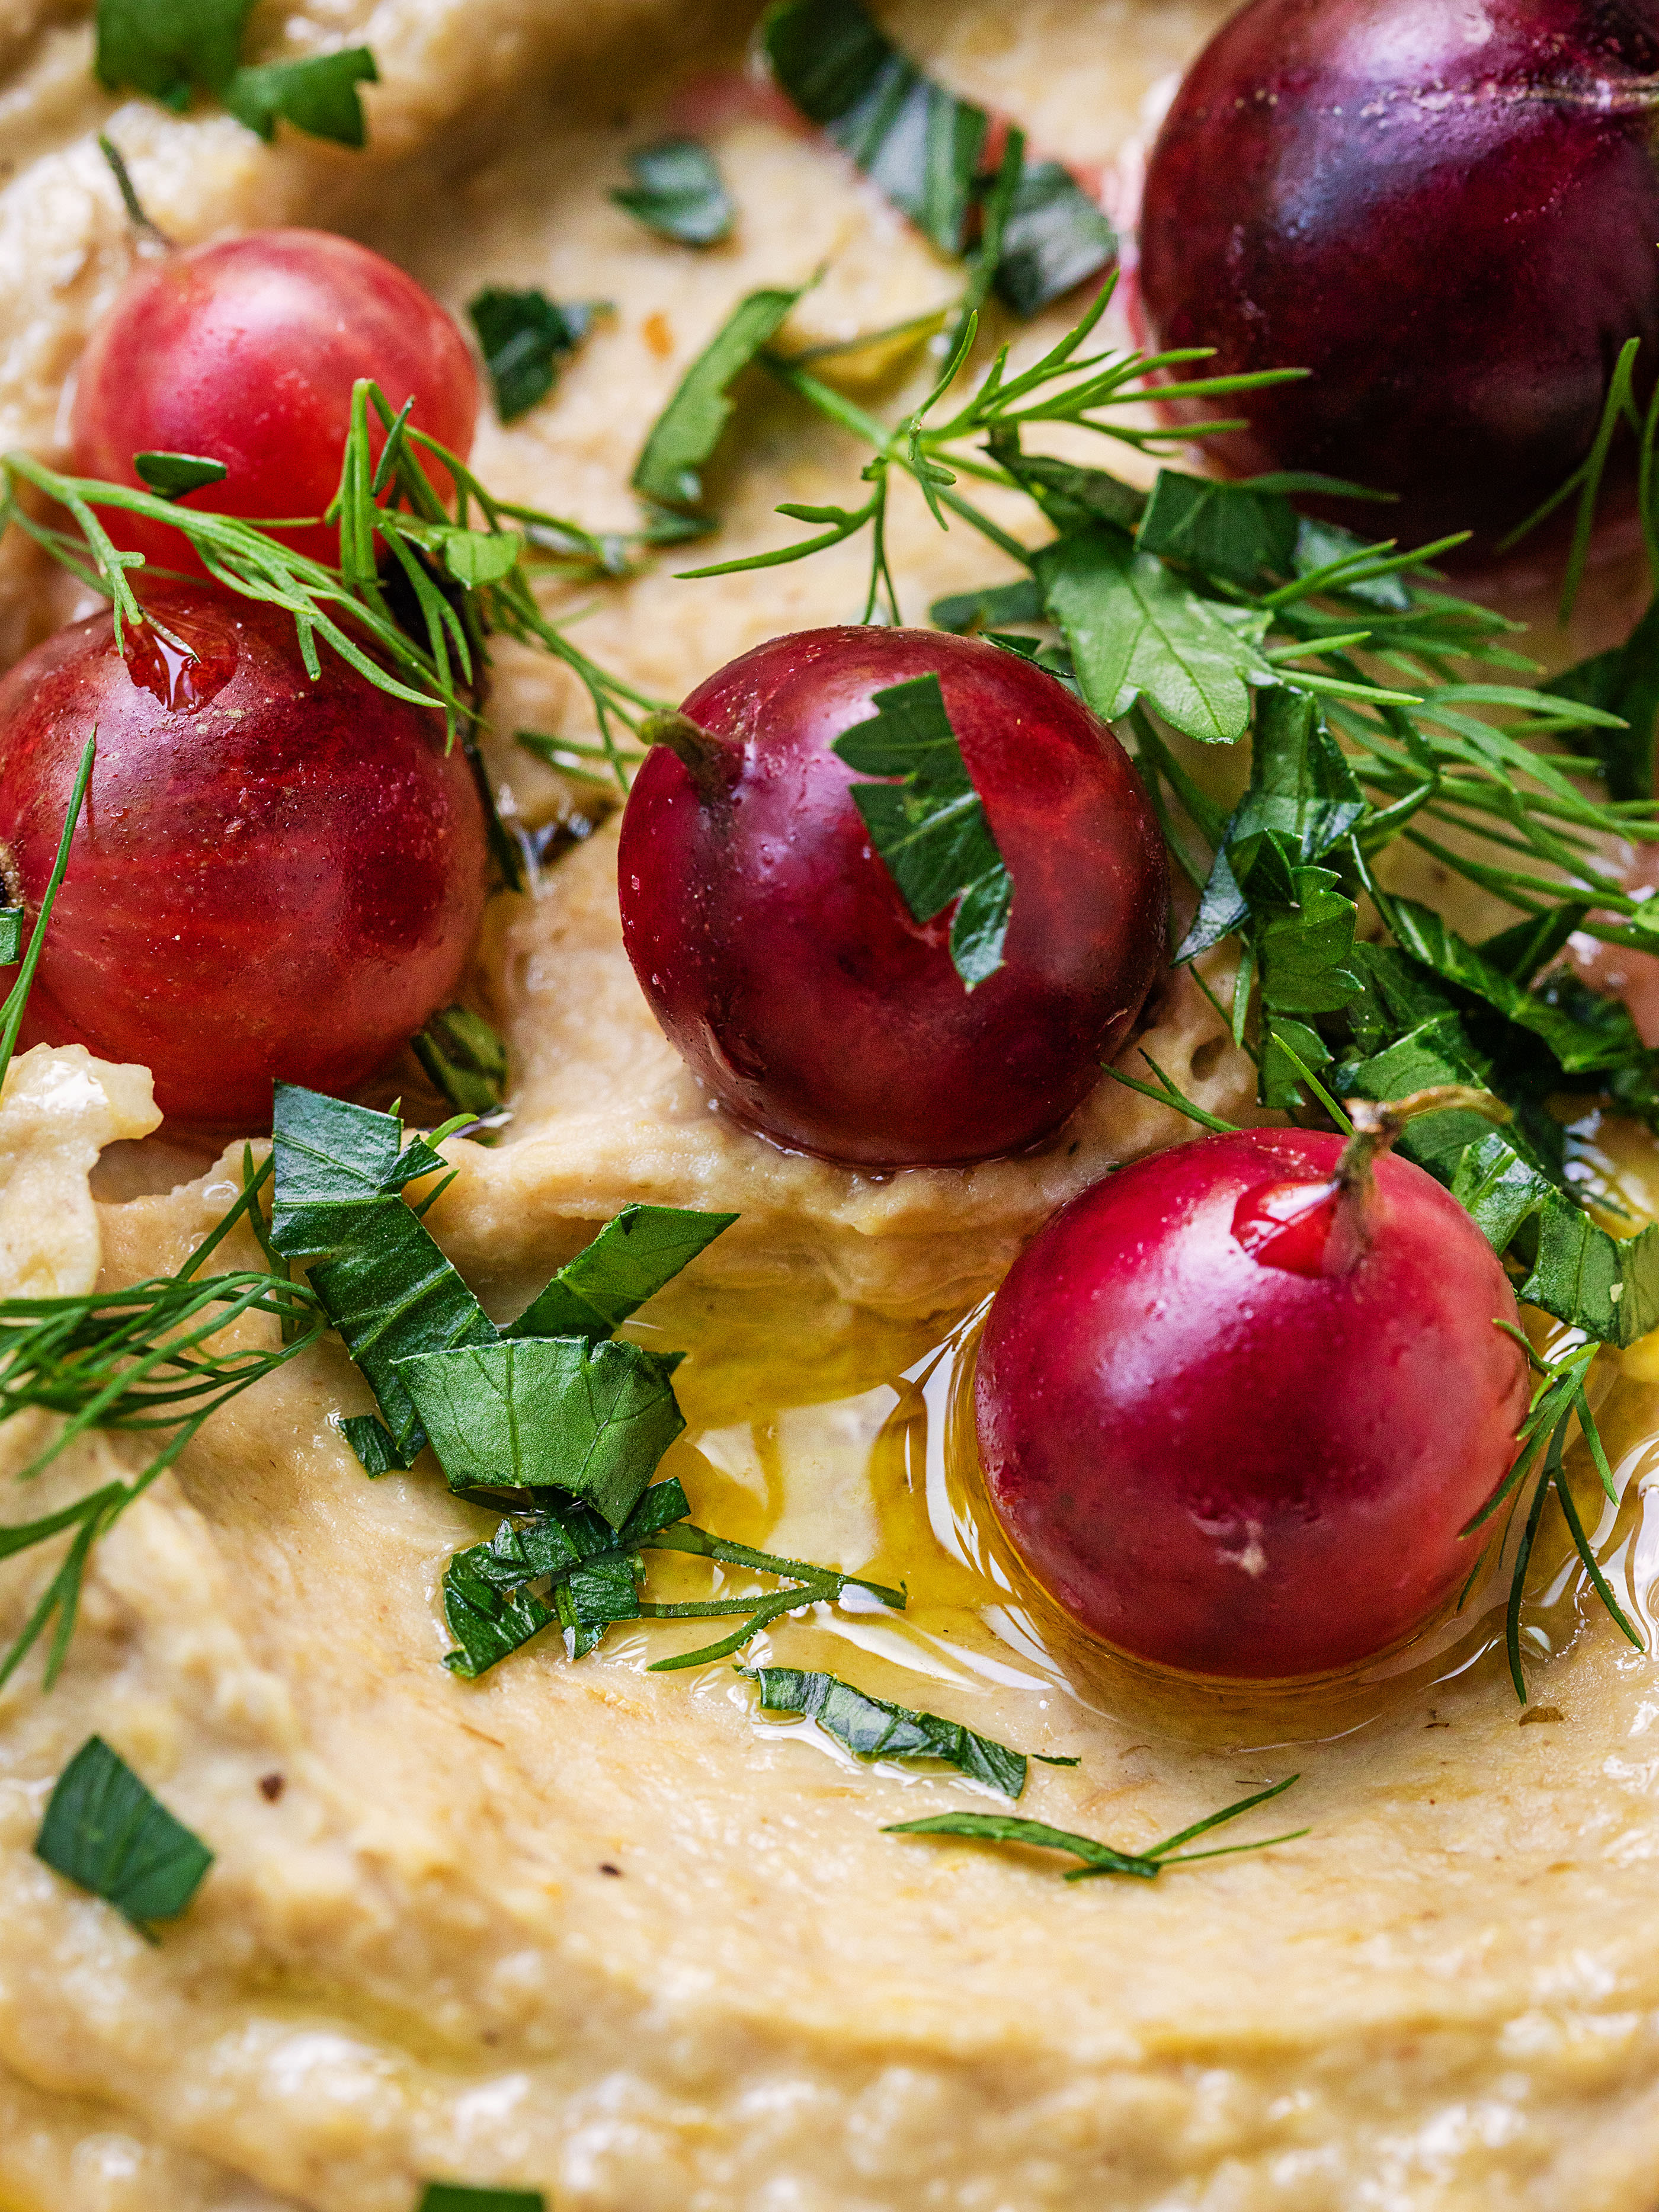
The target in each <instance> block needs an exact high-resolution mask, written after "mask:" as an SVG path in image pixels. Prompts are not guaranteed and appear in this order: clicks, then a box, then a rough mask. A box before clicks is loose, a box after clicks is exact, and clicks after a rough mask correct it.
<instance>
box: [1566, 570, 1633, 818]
mask: <svg viewBox="0 0 1659 2212" xmlns="http://www.w3.org/2000/svg"><path fill="white" fill-rule="evenodd" d="M1543 689H1544V690H1546V691H1548V692H1551V693H1553V695H1554V696H1555V697H1557V698H1558V699H1571V700H1576V701H1577V702H1579V703H1580V704H1581V705H1583V706H1587V707H1599V708H1601V709H1602V711H1603V712H1604V713H1606V714H1617V715H1619V716H1620V717H1621V718H1622V720H1624V721H1625V722H1626V724H1627V725H1628V727H1627V728H1625V729H1622V730H1609V729H1605V728H1601V727H1594V726H1593V727H1591V728H1589V729H1587V730H1583V731H1580V732H1578V733H1577V736H1576V737H1575V738H1574V742H1575V744H1577V745H1578V746H1579V747H1580V748H1581V749H1582V750H1583V751H1585V752H1587V753H1589V754H1590V755H1591V756H1592V757H1594V758H1595V761H1596V762H1597V763H1598V764H1599V766H1600V768H1601V776H1602V780H1603V781H1604V782H1605V783H1606V785H1607V795H1608V797H1609V798H1611V799H1651V798H1652V797H1653V761H1654V732H1655V728H1656V726H1659V599H1655V601H1654V602H1653V604H1652V605H1651V606H1650V607H1649V609H1648V611H1647V612H1646V613H1645V614H1644V616H1643V617H1642V619H1641V621H1640V622H1638V623H1637V625H1636V627H1635V629H1633V630H1632V632H1631V634H1630V635H1629V636H1628V637H1627V638H1626V640H1625V642H1624V643H1623V644H1622V645H1619V646H1614V647H1612V649H1611V650H1610V651H1608V652H1607V653H1595V654H1593V655H1592V656H1591V658H1590V659H1588V660H1581V661H1579V662H1578V663H1577V666H1575V667H1572V668H1569V669H1565V670H1564V671H1562V673H1561V674H1560V675H1559V676H1553V677H1551V678H1550V679H1549V681H1548V682H1547V684H1545V685H1544V686H1543Z"/></svg>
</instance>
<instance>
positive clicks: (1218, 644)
mask: <svg viewBox="0 0 1659 2212" xmlns="http://www.w3.org/2000/svg"><path fill="white" fill-rule="evenodd" d="M1031 566H1032V568H1033V569H1034V571H1035V572H1036V578H1037V581H1038V582H1039V584H1041V586H1042V593H1043V599H1044V603H1045V605H1047V607H1048V612H1049V614H1050V615H1051V616H1052V617H1053V618H1054V621H1055V622H1057V623H1059V625H1060V629H1061V631H1062V633H1063V634H1064V635H1065V638H1066V643H1067V645H1069V646H1070V647H1071V650H1072V658H1073V662H1074V663H1075V665H1076V668H1077V674H1078V681H1079V684H1081V686H1082V689H1083V696H1084V697H1085V699H1086V700H1087V701H1088V702H1089V704H1090V705H1091V707H1092V708H1094V710H1095V712H1096V713H1097V714H1099V715H1100V716H1101V717H1102V718H1103V720H1107V721H1116V720H1120V719H1121V717H1122V716H1123V715H1125V714H1127V713H1128V711H1129V709H1130V708H1132V707H1133V706H1134V705H1135V703H1136V702H1137V701H1139V700H1141V699H1144V700H1145V701H1146V704H1147V705H1148V706H1149V707H1151V708H1152V709H1153V710H1154V712H1155V713H1157V714H1160V715H1161V716H1162V717H1163V719H1164V720H1165V721H1166V722H1168V723H1169V724H1170V726H1172V727H1173V728H1175V729H1177V730H1180V731H1181V732H1182V733H1183V734H1184V735H1185V736H1187V737H1189V738H1196V739H1197V740H1198V741H1199V743H1200V744H1212V745H1230V744H1236V743H1237V740H1238V739H1239V738H1242V737H1243V735H1244V733H1245V732H1246V731H1247V730H1248V729H1249V726H1250V703H1251V690H1252V687H1253V686H1254V685H1256V684H1272V683H1273V682H1275V681H1276V680H1277V679H1276V678H1275V676H1274V673H1273V668H1272V666H1271V665H1270V664H1269V663H1268V662H1267V660H1266V659H1264V658H1263V655H1262V652H1261V644H1262V640H1263V639H1264V638H1265V636H1266V635H1267V623H1268V617H1267V615H1266V614H1259V613H1254V612H1252V611H1249V609H1245V608H1233V607H1225V606H1222V605H1219V604H1218V603H1217V602H1216V601H1215V600H1212V599H1201V598H1200V596H1199V595H1198V593H1197V592H1194V590H1193V589H1192V587H1191V586H1189V585H1188V584H1185V583H1183V582H1182V580H1181V579H1180V577H1178V576H1177V575H1176V574H1174V573H1173V572H1172V571H1171V570H1170V569H1169V568H1165V567H1164V563H1163V562H1161V561H1158V560H1155V559H1154V558H1153V557H1152V555H1151V554H1149V553H1141V552H1139V551H1137V550H1136V548H1135V546H1134V544H1133V541H1132V540H1131V539H1130V538H1127V537H1126V536H1125V535H1124V534H1123V533H1122V532H1121V531H1117V530H1113V529H1109V528H1107V527H1104V526H1098V525H1097V526H1095V527H1094V528H1092V529H1089V530H1084V531H1079V532H1077V533H1076V534H1075V535H1073V536H1070V537H1066V538H1060V539H1058V540H1056V542H1055V543H1054V544H1052V545H1046V546H1044V547H1043V549H1042V551H1041V552H1039V553H1037V554H1036V556H1034V557H1033V560H1032V563H1031Z"/></svg>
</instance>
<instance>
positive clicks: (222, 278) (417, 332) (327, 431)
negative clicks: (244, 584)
mask: <svg viewBox="0 0 1659 2212" xmlns="http://www.w3.org/2000/svg"><path fill="white" fill-rule="evenodd" d="M363 376H369V377H373V378H374V380H376V382H378V383H379V385H380V387H381V389H382V391H383V392H385V394H386V398H387V399H388V400H389V401H390V402H391V404H392V406H393V407H401V406H402V405H403V404H404V401H405V400H406V399H409V398H413V400H414V402H415V406H414V411H413V413H412V414H411V416H410V422H412V423H413V424H414V426H415V428H416V429H418V430H424V431H425V432H426V433H427V434H428V436H430V437H434V438H435V439H437V440H438V441H439V442H440V443H441V445H445V446H447V447H449V448H450V450H451V451H452V452H453V453H457V454H459V456H460V457H461V458H462V459H465V456H466V454H467V452H468V450H469V449H470V447H471V443H472V429H473V423H474V420H475V418H476V416H477V411H478V384H477V372H476V371H475V369H474V368H473V366H472V357H471V354H470V353H469V352H468V350H467V348H466V343H465V340H464V339H463V337H461V334H460V332H459V331H458V330H457V329H456V327H455V325H454V324H453V321H452V320H451V319H450V318H449V316H448V315H447V313H445V312H444V310H443V308H442V307H440V306H439V304H438V302H437V301H435V299H434V298H433V297H432V295H431V294H430V293H428V292H426V291H424V290H422V288H421V286H420V285H418V284H417V283H416V282H415V279H414V278H413V277H412V276H407V275H405V273H404V270H401V269H399V268H398V267H397V266H396V265H395V264H393V263H392V262H390V261H387V260H386V259H385V258H384V257H383V256H381V255H380V254H378V253H373V252H370V251H369V249H368V247H367V246H359V245H357V244H356V243H355V241H354V240H351V239H349V238H339V237H337V236H335V234H333V233H332V232H331V231H324V230H256V231H251V232H250V233H249V234H247V235H246V237H244V238H232V239H226V240H222V241H221V242H220V243H218V244H217V245H213V246H196V247H193V248H192V249H191V251H190V252H180V253H173V254H170V255H169V256H168V257H167V258H166V259H165V260H163V261H157V262H147V263H145V264H143V266H141V267H140V268H139V269H138V270H137V271H136V272H135V273H134V275H133V276H132V277H131V280H130V281H129V283H128V284H127V286H126V288H125V290H124V291H123V292H122V294H121V295H120V297H119V298H118V300H117V301H116V303H115V305H114V307H112V309H111V311H110V313H109V314H108V315H107V316H106V318H105V319H104V320H103V322H101V323H100V325H99V326H98V328H97V329H96V330H95V331H94V332H93V334H92V337H91V339H90V341H89V342H88V346H87V349H86V352H85V353H84V354H83V355H82V359H81V366H80V370H79V374H78V377H77V380H76V387H75V403H74V411H73V417H72V427H73V433H74V440H75V467H76V471H77V472H78V473H79V474H81V475H82V476H89V477H104V478H106V480H107V481H109V482H111V483H124V484H133V485H139V486H140V487H141V488H142V485H141V479H140V478H139V477H138V474H137V471H136V470H135V469H134V467H133V460H132V457H133V455H134V454H135V453H199V454H203V455H205V456H206V458H207V459H210V460H216V461H222V462H223V463H224V464H225V465H226V467H227V469H228V471H229V474H228V476H227V477H225V478H224V480H223V481H222V483H215V484H210V485H207V486H204V488H203V489H201V490H199V491H196V492H191V494H189V495H188V496H187V497H186V499H185V501H183V502H181V503H182V504H184V505H185V506H189V507H207V508H210V509H212V510H213V511H214V512H216V513H222V514H240V515H246V516H248V517H251V518H252V519H255V520H275V519H276V518H277V517H279V516H283V515H307V514H321V513H322V512H323V510H324V508H325V507H326V506H327V505H328V503H329V501H331V499H332V498H333V496H334V493H335V490H336V488H337V485H338V483H339V478H340V455H341V448H342V447H343V444H344V442H345V438H346V433H347V431H348V429H349V427H350V422H351V388H352V386H353V385H354V383H355V382H356V380H357V379H358V378H359V377H363ZM374 444H375V447H376V449H377V450H378V448H379V446H380V437H379V435H378V433H377V435H376V436H375V439H374ZM436 474H437V472H435V480H436ZM443 488H447V477H446V478H445V480H444V487H443ZM100 513H101V516H102V520H103V521H104V524H105V526H106V528H107V529H108V531H109V532H110V534H111V536H112V538H114V540H115V542H116V544H118V545H123V546H126V547H130V548H132V549H134V550H137V551H139V552H142V553H145V554H148V555H149V557H150V558H151V559H152V560H153V561H155V562H160V563H161V564H164V565H165V566H167V567H169V568H189V569H195V568H197V567H198V566H199V563H198V562H197V560H196V558H195V556H194V554H193V552H192V551H191V548H190V547H189V546H188V544H186V543H185V540H184V539H182V538H180V537H179V534H178V532H176V531H173V530H170V529H169V528H167V526H166V525H165V524H161V523H149V522H145V521H143V520H141V519H139V518H138V517H136V516H133V515H130V514H124V513H121V512H120V510H119V509H118V508H113V507H106V508H104V509H102V510H100ZM285 535H286V538H287V542H288V543H289V544H293V545H295V546H296V547H297V548H298V549H299V550H301V551H302V552H306V553H309V554H312V555H313V556H315V557H316V558H317V559H318V560H319V561H332V560H334V559H335V558H336V557H337V550H338V548H337V537H336V533H335V532H333V531H331V530H325V529H320V528H313V529H312V530H309V531H295V532H287V533H285Z"/></svg>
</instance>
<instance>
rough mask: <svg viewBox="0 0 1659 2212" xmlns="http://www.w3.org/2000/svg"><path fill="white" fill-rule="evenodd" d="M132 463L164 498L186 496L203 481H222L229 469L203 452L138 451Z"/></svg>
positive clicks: (199, 486)
mask: <svg viewBox="0 0 1659 2212" xmlns="http://www.w3.org/2000/svg"><path fill="white" fill-rule="evenodd" d="M132 465H133V467H134V469H135V470H136V471H137V473H138V474H139V476H141V477H143V480H144V482H145V483H147V484H148V485H149V488H150V489H151V490H152V491H153V492H155V493H156V494H157V495H159V496H160V497H161V498H162V499H169V500H171V499H183V498H184V497H185V494H186V493H187V492H192V491H200V490H201V489H202V488H203V486H204V484H210V483H223V482H224V480H225V478H226V477H228V475H229V473H230V471H229V470H228V468H227V467H226V466H225V465H224V463H223V462H222V461H212V460H210V459H208V458H207V456H206V454H204V453H135V454H134V455H133V457H132Z"/></svg>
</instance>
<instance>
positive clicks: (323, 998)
mask: <svg viewBox="0 0 1659 2212" xmlns="http://www.w3.org/2000/svg"><path fill="white" fill-rule="evenodd" d="M147 600H148V604H149V606H150V608H151V610H152V611H153V612H154V614H155V617H156V621H157V626H156V628H155V629H147V630H146V631H144V632H143V633H141V634H139V635H136V636H135V635H132V634H131V632H130V633H129V641H130V642H129V651H128V656H127V658H126V659H124V658H123V656H122V653H121V652H120V650H119V649H118V647H117V645H116V642H115V636H114V625H113V623H112V618H111V617H109V616H108V615H97V616H94V617H93V618H92V620H91V621H89V622H83V623H75V624H74V625H73V626H72V627H70V629H62V630H59V631H58V634H57V635H56V636H54V637H51V638H48V639H47V640H46V643H45V644H44V645H40V646H38V647H36V648H35V650H34V651H33V653H29V654H28V655H27V658H26V659H23V660H21V661H20V662H19V663H18V664H17V665H16V667H15V668H14V669H13V670H12V671H11V672H10V674H9V676H8V677H7V678H5V680H4V682H3V683H0V860H3V861H4V863H5V866H6V867H7V870H8V872H9V875H10V876H11V878H12V890H13V892H14V894H15V890H16V889H17V888H18V887H19V886H20V885H21V890H22V893H23V896H24V899H25V902H26V904H27V908H28V911H29V914H30V915H31V917H33V915H34V913H35V912H36V911H37V910H38V907H39V902H40V895H41V892H42V890H44V888H45V885H46V878H47V876H48V874H49V872H50V870H51V867H52V857H53V854H54V852H55V850H56V848H57V844H58V836H59V833H60V832H61V830H62V829H63V824H64V814H65V812H66V811H67V808H68V805H69V799H70V786H71V784H72V782H73V781H74V777H75V772H76V765H77V763H78V762H79V760H80V757H81V753H82V748H83V747H84V745H85V744H86V741H87V736H88V732H89V731H90V730H91V729H92V728H93V726H94V724H95V725H96V727H97V732H98V750H97V758H96V762H95V764H94V769H93V775H92V783H91V787H90V789H89V791H88V799H87V806H86V811H85V812H84V813H83V815H82V817H81V821H80V823H79V825H78V827H77V828H76V833H75V838H74V842H73V844H72V846H71V848H70V862H69V868H68V872H67V873H66V874H65V876H64V883H63V887H62V889H61V890H60V891H59V892H58V900H57V903H56V905H55V906H54V908H53V909H52V917H51V921H50V923H49V925H48V927H47V932H46V945H45V950H44V953H43V955H42V958H41V961H40V969H39V970H38V972H37V974H36V976H35V981H34V988H33V994H32V995H31V997H30V1000H29V1008H28V1016H27V1026H26V1029H25V1031H24V1042H26V1043H38V1042H42V1041H44V1042H47V1043H50V1044H84V1045H87V1046H88V1047H90V1048H91V1049H92V1050H93V1051H94V1052H95V1053H97V1054H100V1056H101V1057H102V1058H104V1059H106V1060H137V1061H140V1062H142V1063H143V1065H144V1066H147V1067H149V1069H150V1070H151V1071H152V1072H153V1073H154V1075H155V1095H156V1099H157V1102H158V1103H159V1104H160V1105H161V1108H162V1109H163V1110H164V1111H165V1112H166V1113H168V1114H172V1115H179V1117H181V1118H182V1119H184V1120H186V1121H193V1122H197V1123H207V1124H226V1123H240V1124H242V1125H245V1126H249V1127H258V1126H261V1125H263V1124H268V1123H269V1120H270V1086H271V1082H272V1080H273V1079H274V1078H277V1077H280V1078H282V1079H283V1080H284V1081H286V1082H289V1083H301V1084H307V1085H310V1086H312V1087H313V1089H316V1090H319V1091H343V1090H346V1089H349V1087H350V1086H351V1085H354V1084H356V1083H358V1082H360V1081H362V1079H363V1078H364V1077H365V1076H368V1075H369V1074H371V1073H373V1072H374V1069H375V1068H376V1067H378V1066H380V1063H381V1062H382V1061H383V1060H386V1058H387V1056H388V1055H389V1054H391V1053H392V1052H393V1051H395V1050H396V1049H397V1048H398V1046H399V1045H401V1044H402V1043H404V1041H405V1040H406V1039H407V1038H408V1037H409V1036H411V1035H412V1034H413V1033H414V1032H415V1031H416V1030H419V1029H420V1028H421V1027H422V1025H423V1024H424V1023H425V1022H426V1020H427V1019H428V1017H429V1016H430V1015H431V1014H432V1013H433V1012H434V1011H435V1009H436V1008H437V1007H439V1006H442V1005H444V1004H446V1003H447V1001H448V1000H450V999H451V998H453V995H454V992H455V988H456V985H457V983H458V982H459V979H460V975H461V971H462V969H463V968H464V966H465V962H466V958H467V955H468V952H469V951H470V949H471V943H472V939H473V937H474V935H475V934H476V932H477V926H478V921H479V917H480V915H481V914H482V912H483V901H484V893H485V886H486V852H485V843H484V823H483V806H482V804H481V802H480V799H479V797H478V793H477V788H476V787H475V786H474V783H473V781H472V777H471V771H470V769H468V766H467V763H466V761H465V757H464V756H463V755H462V753H461V751H460V750H459V747H458V748H457V749H456V750H454V751H453V752H451V753H449V754H446V753H445V750H444V730H443V722H442V720H441V717H439V716H438V715H436V714H430V713H428V712H427V711H426V710H425V709H423V708H417V707H411V706H406V705H404V703H402V702H400V701H398V700H395V699H391V698H388V697H387V696H386V693H385V692H383V691H380V690H376V689H375V688H374V685H373V684H369V683H368V681H367V680H366V679H365V678H362V677H361V676H359V675H357V674H356V672H355V671H352V670H351V669H349V668H348V667H347V666H346V665H345V664H344V662H343V661H342V660H340V659H338V658H337V656H336V655H335V654H334V653H331V652H330V651H329V650H328V649H327V648H326V647H325V648H324V649H323V652H322V675H321V678H320V680H319V681H318V682H316V683H313V682H312V681H311V679H310V678H308V677H307V674H306V672H305V667H304V664H303V663H302V661H301V658H300V650H299V646H298V643H297V641H296V639H295V630H294V623H293V621H292V619H291V617H289V616H288V615H286V614H284V613H283V612H282V611H280V610H279V609H277V608H275V607H270V606H266V605H258V604H256V603H254V602H252V601H250V600H243V599H235V598H233V597H231V596H230V595H229V594H228V593H225V592H220V591H218V590H217V589H216V588H215V587H214V586H209V585H177V586H161V585H158V586H155V587H154V588H153V589H152V590H151V591H149V592H148V593H147ZM162 625H165V627H166V629H167V630H168V631H171V632H172V633H173V635H172V637H168V636H167V635H163V634H162V629H161V626H162ZM184 647H193V648H194V651H195V653H196V655H197V658H196V659H193V660H192V659H190V658H189V655H188V653H187V652H186V651H185V650H182V649H181V648H184Z"/></svg>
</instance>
